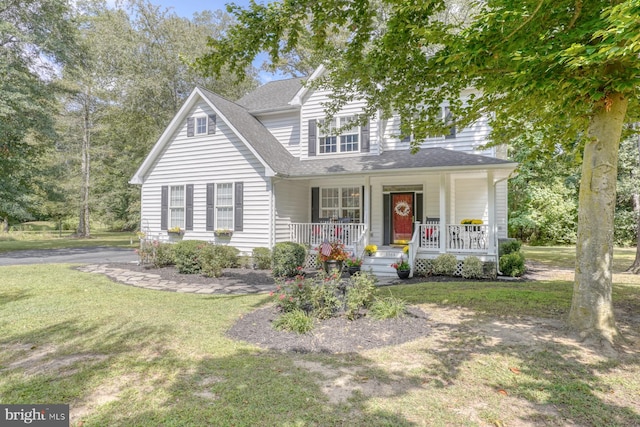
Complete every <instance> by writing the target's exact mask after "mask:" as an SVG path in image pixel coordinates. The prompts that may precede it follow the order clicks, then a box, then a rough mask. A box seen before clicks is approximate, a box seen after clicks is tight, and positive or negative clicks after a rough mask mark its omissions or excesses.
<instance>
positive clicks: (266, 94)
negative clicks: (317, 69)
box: [237, 77, 306, 111]
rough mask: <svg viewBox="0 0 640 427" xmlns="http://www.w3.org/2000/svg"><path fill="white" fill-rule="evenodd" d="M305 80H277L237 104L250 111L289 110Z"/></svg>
mask: <svg viewBox="0 0 640 427" xmlns="http://www.w3.org/2000/svg"><path fill="white" fill-rule="evenodd" d="M305 79H306V77H304V78H296V79H286V80H275V81H272V82H269V83H266V84H264V85H262V86H260V87H259V88H257V89H256V90H254V91H252V92H250V93H248V94H246V95H245V96H243V97H242V98H240V99H239V100H238V101H237V103H238V104H239V105H242V106H243V107H244V108H246V109H247V110H249V111H264V110H277V109H283V108H289V107H290V105H289V101H291V100H292V99H293V97H294V96H295V94H296V93H298V91H299V90H300V89H301V88H302V84H303V82H304V81H305Z"/></svg>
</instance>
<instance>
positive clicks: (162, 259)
mask: <svg viewBox="0 0 640 427" xmlns="http://www.w3.org/2000/svg"><path fill="white" fill-rule="evenodd" d="M175 263H176V262H175V259H174V257H173V244H171V243H158V245H157V246H156V248H155V257H154V259H153V266H154V267H156V268H160V267H167V266H169V265H174V264H175Z"/></svg>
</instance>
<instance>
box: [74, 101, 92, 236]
mask: <svg viewBox="0 0 640 427" xmlns="http://www.w3.org/2000/svg"><path fill="white" fill-rule="evenodd" d="M84 97H85V99H84V111H83V113H84V116H83V121H82V161H81V168H82V178H81V179H82V184H81V189H80V220H79V221H78V233H77V234H78V236H81V237H89V236H91V229H90V226H89V178H90V171H91V157H90V155H89V149H90V148H91V121H90V120H91V89H87V91H86V93H85V95H84Z"/></svg>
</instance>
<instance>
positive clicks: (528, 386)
mask: <svg viewBox="0 0 640 427" xmlns="http://www.w3.org/2000/svg"><path fill="white" fill-rule="evenodd" d="M0 277H1V278H2V280H1V284H0V337H1V338H0V370H1V371H2V375H1V376H0V396H2V398H1V399H2V403H68V404H70V407H71V413H72V421H73V423H72V425H79V424H78V423H79V422H80V421H82V424H83V425H84V426H105V425H109V426H119V425H120V426H158V425H175V426H188V425H191V426H204V425H216V426H217V425H224V426H226V425H236V426H245V425H265V426H272V425H273V426H280V425H285V426H286V425H289V426H294V425H295V426H298V425H318V426H325V425H367V426H369V425H372V426H376V425H388V426H402V425H407V426H408V425H567V424H573V425H593V426H600V425H626V426H632V425H640V403H639V401H640V399H638V397H639V396H640V384H639V383H638V381H637V378H638V377H640V356H639V355H638V352H637V347H633V345H637V344H635V343H630V344H629V348H631V349H635V350H636V352H635V353H633V352H630V353H629V354H622V355H621V356H620V357H618V358H616V359H610V358H603V357H599V356H598V355H597V354H595V353H593V352H592V351H591V350H590V349H589V348H586V347H583V346H582V345H581V344H580V343H579V342H577V341H575V340H574V339H573V337H572V336H571V334H569V333H568V332H567V331H566V330H565V329H564V328H563V324H562V319H563V316H564V314H566V310H567V309H568V305H569V301H570V292H571V284H570V283H568V282H537V283H522V282H515V283H508V284H504V283H487V282H484V283H481V284H476V283H470V282H465V283H456V282H448V283H427V284H422V285H411V286H397V287H390V288H382V289H381V290H380V291H381V292H384V293H388V292H389V291H391V292H392V293H393V295H394V296H399V297H404V298H406V299H408V300H409V301H410V302H411V303H413V304H419V305H420V307H421V308H422V309H423V310H425V311H426V312H427V313H429V314H430V321H431V328H432V333H431V334H429V335H428V336H425V337H424V338H422V339H419V340H416V341H412V342H409V343H406V344H402V345H398V346H394V347H384V348H379V349H374V350H367V351H358V349H354V352H353V353H348V354H337V355H332V354H323V353H308V354H300V353H279V352H276V351H270V350H265V349H259V348H257V347H255V346H253V345H250V344H248V343H243V342H241V341H234V340H231V339H229V338H227V337H226V336H225V331H226V330H227V329H228V328H229V327H230V326H231V325H232V324H233V323H234V321H235V320H236V319H238V317H239V316H242V315H243V314H244V313H248V312H249V311H251V310H253V309H255V308H257V307H261V306H264V304H266V303H267V301H268V299H269V298H268V297H267V296H266V295H247V296H220V297H218V296H205V295H195V294H180V293H172V292H159V291H149V290H144V289H139V288H135V287H131V286H125V285H121V284H116V283H113V282H111V281H110V280H108V279H106V278H104V277H102V276H98V275H95V274H86V273H80V272H78V271H75V270H72V269H71V268H70V267H68V266H64V265H47V266H15V267H0ZM638 291H639V288H638V286H637V285H633V284H632V285H628V284H619V285H616V287H615V289H614V299H615V300H616V301H624V304H623V305H621V306H620V309H621V310H622V311H623V312H624V313H626V314H625V315H624V316H621V318H620V320H621V324H622V326H624V327H628V326H629V325H631V326H633V327H635V331H636V335H637V330H638V324H637V323H635V324H630V323H629V322H630V321H632V320H633V317H632V315H633V314H634V313H637V312H639V311H640V299H639V298H638V294H639V292H638ZM545 318H546V319H545ZM630 319H631V320H630ZM629 330H631V329H629ZM631 337H632V338H634V336H631ZM635 338H637V336H636V337H635Z"/></svg>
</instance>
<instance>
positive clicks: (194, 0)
mask: <svg viewBox="0 0 640 427" xmlns="http://www.w3.org/2000/svg"><path fill="white" fill-rule="evenodd" d="M150 2H151V3H152V4H155V5H158V6H162V7H164V8H167V9H171V10H172V11H173V12H175V13H176V15H178V16H181V17H183V18H189V19H190V18H192V17H193V14H194V13H195V12H202V11H203V10H212V11H213V10H218V9H222V10H225V9H226V5H227V4H228V3H235V4H237V5H238V6H243V7H247V6H248V5H249V0H204V1H202V0H150ZM256 2H257V3H264V1H261V0H256ZM265 59H266V54H263V55H259V56H258V57H257V58H256V60H255V61H254V63H253V64H254V66H255V67H256V68H259V67H260V65H261V64H262V63H263V62H264V61H265ZM286 77H287V76H283V75H281V74H279V73H275V74H274V73H268V72H266V71H260V72H259V74H258V78H259V79H260V82H261V83H267V82H270V81H272V80H280V79H283V78H286Z"/></svg>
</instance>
